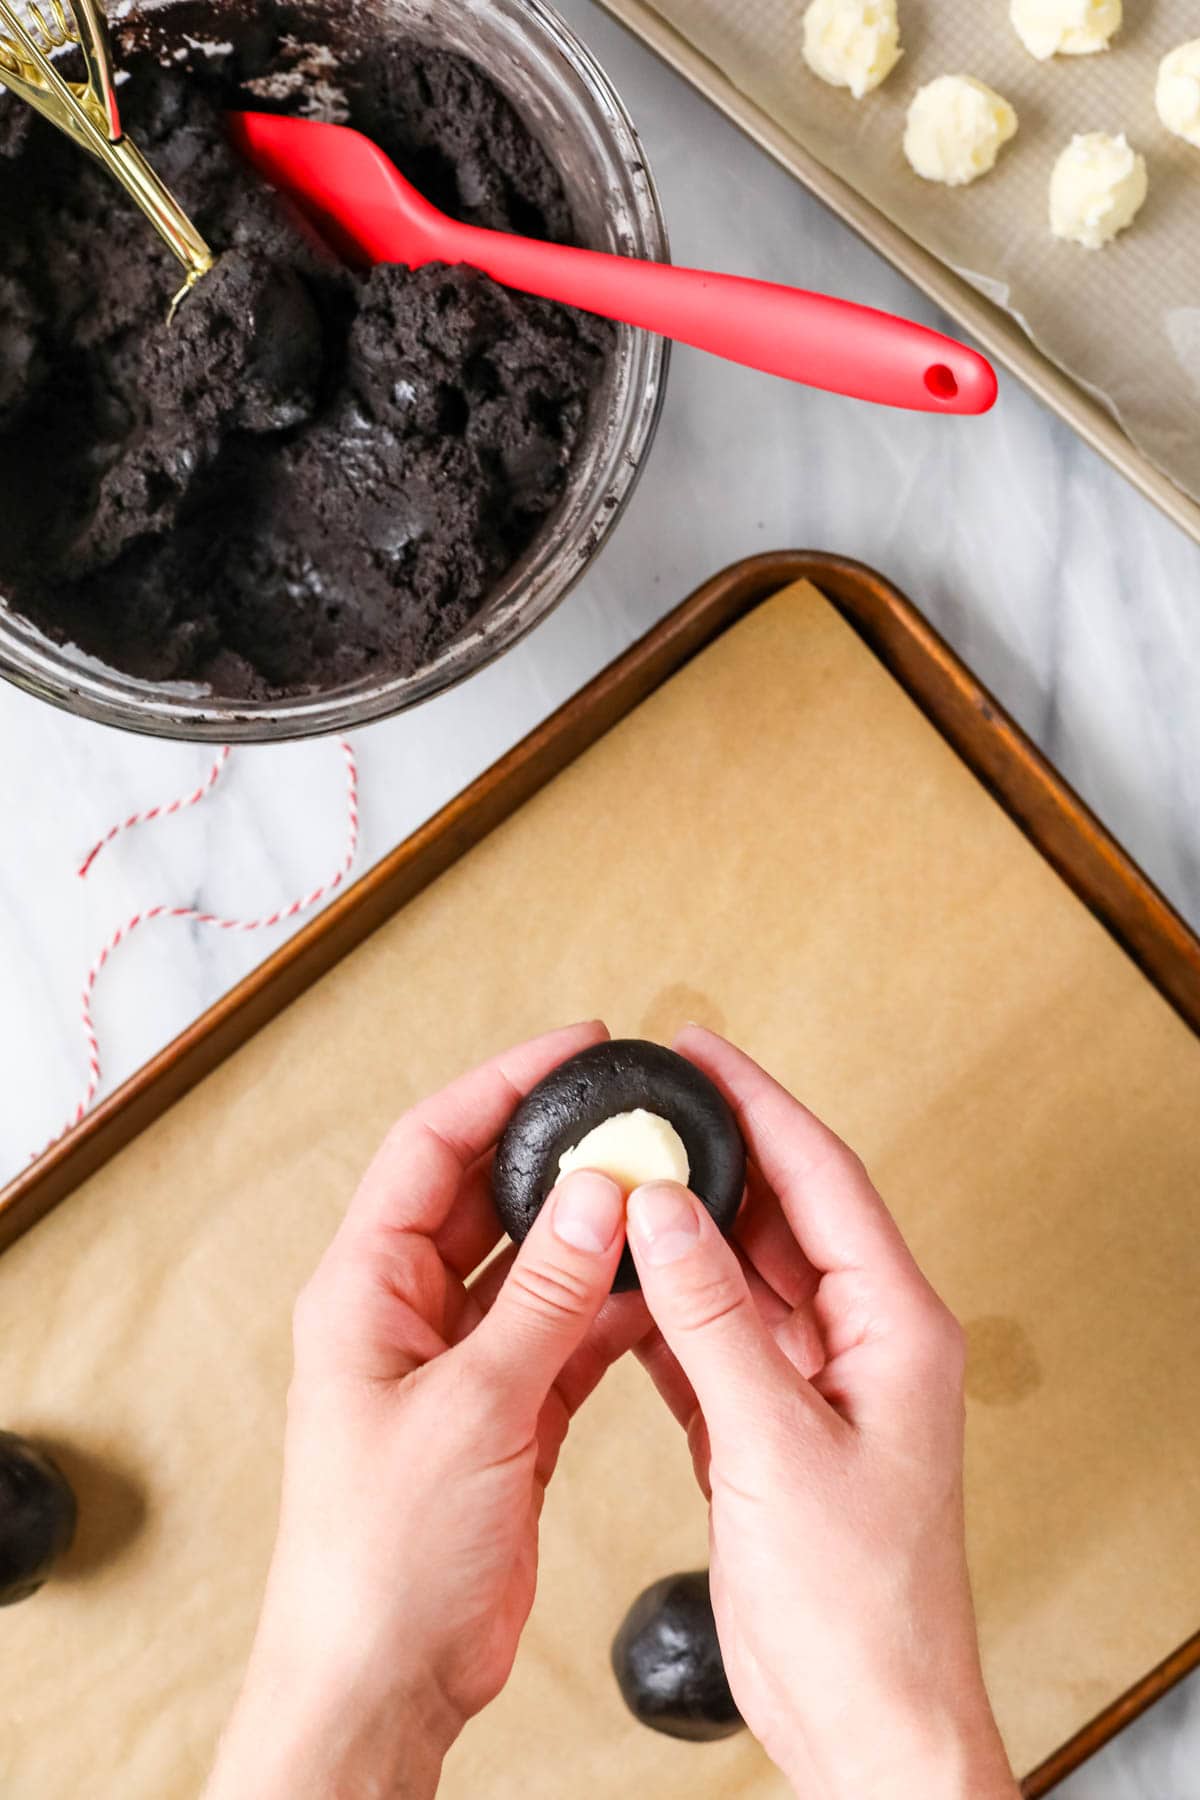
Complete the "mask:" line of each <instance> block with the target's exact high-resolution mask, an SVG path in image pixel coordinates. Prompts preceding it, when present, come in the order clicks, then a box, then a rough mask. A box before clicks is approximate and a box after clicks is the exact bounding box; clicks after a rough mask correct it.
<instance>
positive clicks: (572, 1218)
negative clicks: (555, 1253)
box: [553, 1169, 625, 1256]
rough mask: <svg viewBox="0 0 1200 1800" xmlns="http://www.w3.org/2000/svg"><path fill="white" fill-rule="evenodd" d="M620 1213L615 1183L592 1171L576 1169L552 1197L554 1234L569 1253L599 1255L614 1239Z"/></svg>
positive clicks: (622, 1208) (621, 1205)
mask: <svg viewBox="0 0 1200 1800" xmlns="http://www.w3.org/2000/svg"><path fill="white" fill-rule="evenodd" d="M624 1211H625V1202H624V1199H623V1196H622V1194H621V1190H620V1188H619V1187H618V1186H617V1184H616V1182H615V1181H611V1180H610V1179H609V1177H608V1176H607V1175H599V1174H597V1173H596V1171H595V1170H594V1169H578V1170H576V1172H575V1174H573V1175H568V1176H567V1178H566V1180H565V1181H564V1182H563V1183H562V1185H561V1186H560V1188H559V1189H558V1192H557V1193H556V1194H555V1196H554V1219H553V1224H554V1235H555V1237H556V1238H559V1239H561V1241H562V1242H563V1243H564V1244H570V1246H571V1248H572V1249H573V1250H586V1251H587V1253H588V1254H589V1256H601V1255H603V1253H604V1251H605V1250H607V1249H608V1248H609V1246H610V1245H611V1244H612V1241H613V1239H614V1238H615V1237H616V1235H617V1232H618V1231H619V1229H620V1226H621V1219H622V1216H623V1214H624Z"/></svg>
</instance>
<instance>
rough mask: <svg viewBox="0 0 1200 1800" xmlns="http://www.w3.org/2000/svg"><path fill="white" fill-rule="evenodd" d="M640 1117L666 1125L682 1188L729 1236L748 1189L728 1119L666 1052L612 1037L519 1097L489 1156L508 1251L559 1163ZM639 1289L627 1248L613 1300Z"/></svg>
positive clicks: (699, 1080) (716, 1097)
mask: <svg viewBox="0 0 1200 1800" xmlns="http://www.w3.org/2000/svg"><path fill="white" fill-rule="evenodd" d="M639 1108H642V1109H644V1110H645V1111H646V1112H650V1113H655V1114H657V1116H658V1117H659V1118H663V1119H666V1120H667V1122H668V1123H669V1124H671V1125H673V1126H674V1128H675V1130H676V1131H677V1132H678V1134H679V1136H680V1137H681V1138H682V1140H683V1146H684V1149H685V1150H686V1151H687V1158H688V1168H689V1170H690V1174H689V1178H688V1185H689V1187H690V1188H691V1191H692V1192H693V1193H694V1194H695V1195H696V1197H697V1199H698V1200H701V1201H702V1202H703V1203H704V1205H705V1206H706V1207H707V1208H708V1211H709V1212H710V1213H711V1215H712V1217H713V1219H714V1220H715V1221H716V1223H717V1225H718V1226H719V1227H720V1229H721V1230H722V1231H724V1232H728V1231H729V1230H730V1228H731V1226H732V1225H733V1221H734V1219H735V1218H736V1217H737V1211H738V1207H739V1206H740V1205H741V1201H742V1191H743V1188H744V1186H745V1181H746V1150H745V1146H744V1144H743V1143H742V1138H741V1133H740V1132H739V1131H738V1128H737V1121H736V1119H735V1118H734V1116H733V1112H732V1110H731V1108H730V1106H729V1104H728V1102H727V1101H726V1100H725V1098H724V1096H723V1095H722V1094H721V1093H720V1091H719V1090H718V1089H717V1088H716V1087H714V1085H713V1083H712V1082H711V1081H710V1080H709V1078H708V1076H707V1075H705V1074H704V1073H703V1071H702V1070H700V1069H698V1068H697V1067H696V1065H695V1063H692V1062H689V1061H688V1059H687V1058H686V1057H685V1056H680V1055H678V1054H677V1052H676V1051H674V1050H667V1049H665V1048H664V1047H663V1045H661V1044H651V1043H647V1042H645V1041H644V1040H643V1039H641V1038H614V1039H613V1040H612V1042H611V1043H605V1044H593V1045H592V1046H591V1048H590V1049H588V1050H582V1051H580V1053H579V1055H578V1056H572V1057H570V1058H568V1060H567V1061H566V1062H564V1063H560V1064H559V1066H558V1068H557V1069H552V1070H551V1072H550V1074H549V1075H547V1076H546V1078H545V1080H544V1081H540V1082H539V1083H538V1085H537V1086H536V1087H535V1088H533V1089H532V1091H531V1092H530V1093H528V1094H527V1095H526V1096H525V1099H524V1100H523V1101H522V1102H521V1104H520V1106H518V1108H517V1110H516V1112H515V1113H514V1114H513V1116H512V1118H511V1119H510V1120H509V1122H508V1125H507V1126H506V1128H505V1131H504V1135H503V1137H502V1138H501V1139H500V1143H499V1145H498V1146H497V1149H496V1160H495V1164H494V1168H493V1173H492V1190H493V1195H494V1198H495V1202H496V1210H497V1211H498V1213H499V1214H500V1218H501V1220H502V1222H503V1224H504V1227H505V1229H506V1230H507V1231H508V1233H509V1235H510V1236H511V1237H512V1238H513V1239H514V1241H516V1242H518V1243H519V1242H520V1241H521V1239H522V1238H523V1237H524V1236H525V1234H526V1233H527V1232H528V1230H529V1227H530V1226H531V1225H532V1224H533V1221H534V1219H535V1218H536V1217H537V1215H538V1213H539V1212H540V1211H541V1209H542V1206H543V1204H544V1202H545V1200H546V1198H547V1196H548V1195H549V1193H550V1191H551V1189H552V1188H553V1186H554V1184H555V1182H556V1181H557V1179H558V1164H559V1158H560V1157H561V1156H562V1155H563V1154H564V1152H565V1151H567V1150H570V1149H572V1148H573V1147H574V1146H575V1145H576V1144H578V1143H579V1142H580V1140H581V1139H582V1138H584V1137H585V1136H586V1135H587V1133H588V1132H589V1131H591V1130H593V1129H594V1128H595V1127H596V1126H597V1125H601V1124H603V1122H604V1121H605V1119H610V1118H612V1117H613V1116H614V1115H616V1114H618V1113H626V1112H634V1111H636V1110H638V1109H639ZM637 1286H638V1276H637V1270H636V1268H635V1267H634V1263H633V1258H632V1256H631V1255H630V1254H629V1251H628V1249H627V1250H626V1251H625V1253H624V1255H623V1256H622V1258H621V1261H620V1263H619V1264H618V1266H617V1273H616V1278H615V1280H614V1282H613V1291H614V1292H615V1293H620V1292H621V1291H623V1290H625V1289H629V1288H636V1287H637Z"/></svg>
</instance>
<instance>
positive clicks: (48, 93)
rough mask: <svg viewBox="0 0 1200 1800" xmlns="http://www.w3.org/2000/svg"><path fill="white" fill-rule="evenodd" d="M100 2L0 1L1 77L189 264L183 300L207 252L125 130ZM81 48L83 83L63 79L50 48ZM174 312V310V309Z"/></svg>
mask: <svg viewBox="0 0 1200 1800" xmlns="http://www.w3.org/2000/svg"><path fill="white" fill-rule="evenodd" d="M101 4H102V0H0V83H2V84H3V85H4V86H5V87H7V88H9V89H10V90H11V92H12V93H14V94H19V95H20V96H21V98H22V99H23V100H27V101H28V102H29V104H30V106H33V107H36V108H37V110H38V112H40V113H42V114H43V115H44V116H45V117H46V118H47V119H49V120H50V122H51V124H52V125H57V126H58V128H59V130H60V131H65V132H66V134H67V135H68V137H71V138H73V139H74V140H75V142H76V143H77V144H79V145H81V146H82V148H83V149H85V150H87V151H88V152H89V153H90V154H91V155H92V156H94V157H95V158H96V160H97V161H98V162H101V163H103V165H104V167H105V168H106V169H107V170H108V171H109V173H110V175H112V176H113V177H114V178H115V180H117V181H119V182H120V184H121V186H122V187H123V188H124V189H125V191H126V192H127V193H128V194H130V195H131V196H132V198H133V199H134V200H135V201H136V202H137V204H138V205H139V206H140V207H141V209H142V211H143V212H144V213H145V215H146V217H147V218H148V219H149V220H150V223H151V224H152V225H153V226H154V228H155V230H156V231H157V232H158V234H159V236H160V237H161V238H162V239H163V241H164V242H165V243H166V244H167V245H168V247H169V248H170V249H171V250H172V251H173V253H174V254H175V255H176V256H177V257H178V258H179V261H180V262H181V263H182V264H183V266H184V268H185V269H186V270H187V281H186V283H185V284H184V286H183V288H182V289H181V290H180V292H179V293H178V294H177V295H176V297H175V303H176V304H178V302H179V301H180V300H181V299H182V298H183V296H184V294H186V293H187V291H188V289H189V288H191V287H192V286H193V285H194V284H195V283H196V282H197V281H198V280H199V279H200V277H201V276H202V275H204V274H206V273H207V271H208V270H209V269H211V268H212V263H213V256H212V251H211V250H210V249H209V247H208V245H207V244H206V243H205V241H204V239H203V238H202V237H201V236H200V233H199V232H198V231H197V230H196V227H195V226H194V225H193V224H192V222H191V220H190V219H189V218H188V216H187V214H186V213H185V212H184V210H183V208H182V207H181V206H180V204H179V202H178V201H177V200H176V198H175V196H174V195H173V194H171V193H170V192H169V191H168V190H167V189H166V188H165V187H164V186H163V184H162V182H161V181H160V180H159V179H158V176H157V175H156V174H155V173H154V170H153V169H152V168H151V167H150V165H149V163H148V162H147V161H146V159H145V157H144V156H143V155H142V153H141V151H140V150H139V149H138V147H137V145H136V144H134V143H132V142H131V141H130V139H129V138H127V137H126V136H125V133H124V131H123V130H122V128H121V114H120V110H119V108H118V106H117V92H116V81H115V79H114V76H113V66H112V56H111V53H110V51H109V43H108V26H107V22H106V20H105V17H104V13H103V11H102V10H101ZM68 45H74V46H75V47H76V48H77V49H78V50H80V51H82V53H83V63H84V68H85V70H86V73H87V80H86V81H85V82H78V81H67V80H65V79H64V77H63V76H62V75H61V74H60V73H59V71H58V69H57V68H56V67H55V63H54V52H55V51H57V50H65V49H66V48H67V46H68ZM172 310H174V308H172Z"/></svg>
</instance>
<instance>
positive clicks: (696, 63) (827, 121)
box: [603, 0, 1200, 541]
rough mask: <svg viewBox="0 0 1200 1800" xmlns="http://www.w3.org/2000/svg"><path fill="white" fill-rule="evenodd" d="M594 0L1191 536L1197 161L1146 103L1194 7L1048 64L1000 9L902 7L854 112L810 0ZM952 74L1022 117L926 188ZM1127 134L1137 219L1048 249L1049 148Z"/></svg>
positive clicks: (923, 3) (1196, 487)
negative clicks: (1135, 156)
mask: <svg viewBox="0 0 1200 1800" xmlns="http://www.w3.org/2000/svg"><path fill="white" fill-rule="evenodd" d="M603 4H604V5H605V6H606V7H607V8H608V10H609V11H610V12H612V13H613V14H615V16H616V17H617V18H619V19H620V20H621V21H622V22H623V23H624V24H626V25H627V26H629V28H630V29H631V30H632V31H634V32H635V33H636V34H637V35H638V36H639V37H641V38H642V39H643V40H644V41H645V42H646V43H647V44H648V45H649V46H650V47H651V48H652V49H654V50H655V51H657V52H658V53H659V55H661V56H662V57H663V58H664V59H665V60H666V61H667V62H669V63H670V64H671V65H672V66H673V67H675V68H676V69H678V70H679V72H680V73H681V74H683V75H685V76H686V77H687V78H688V80H689V81H691V82H692V83H693V84H694V85H695V86H696V87H697V88H699V89H700V91H701V92H702V93H703V94H705V95H706V96H707V98H708V99H709V100H711V101H712V102H713V103H714V104H715V105H716V106H718V107H719V108H720V109H721V111H722V112H724V113H725V114H727V116H728V117H729V118H731V119H732V120H733V121H734V122H735V123H736V124H738V125H740V126H741V127H742V129H743V130H745V131H746V132H747V133H748V134H749V135H750V136H751V137H752V138H754V139H755V141H756V142H758V143H759V144H761V145H762V147H763V148H764V149H765V150H767V151H769V152H770V153H771V155H773V156H774V157H775V158H776V159H777V160H778V161H779V162H781V163H782V164H783V165H784V167H785V168H787V169H789V170H790V171H791V173H792V174H794V175H796V176H797V177H798V178H799V179H800V180H801V181H803V182H804V184H805V185H806V186H807V187H808V188H810V189H811V190H812V191H813V192H814V193H815V194H817V195H818V197H819V198H820V199H822V200H823V201H824V202H825V203H826V204H827V205H828V206H830V207H831V208H832V209H833V211H834V212H836V213H837V214H839V216H840V217H841V218H843V219H844V220H845V221H846V222H847V223H848V224H849V225H852V226H853V227H854V229H855V230H856V231H858V232H859V234H860V235H861V236H862V237H863V238H865V239H866V241H867V242H868V243H869V244H871V245H872V246H873V247H874V248H875V249H876V250H878V251H879V252H880V253H881V254H882V255H884V256H886V257H887V258H888V260H889V261H890V262H892V263H893V264H894V265H895V266H896V267H897V268H898V269H900V270H901V271H902V272H903V273H904V274H905V275H907V276H908V277H909V278H910V280H912V281H914V282H915V283H916V284H917V285H918V286H919V287H921V288H923V289H924V291H925V292H926V293H927V294H929V295H930V296H931V297H932V298H933V299H935V300H936V301H937V302H938V303H939V304H940V305H941V306H943V307H944V308H945V309H946V311H947V312H948V313H950V314H951V316H952V317H953V318H955V319H957V320H958V321H959V323H960V324H962V325H964V326H965V327H966V328H967V329H968V330H970V331H972V332H973V333H974V334H975V335H976V336H977V337H978V338H979V339H980V340H981V342H982V343H983V345H984V347H985V349H987V350H988V352H989V353H990V354H991V355H992V356H994V357H995V358H996V359H997V360H998V361H1000V362H1002V363H1004V364H1006V365H1007V366H1008V367H1009V368H1010V369H1012V371H1013V372H1014V373H1015V374H1017V375H1019V376H1020V377H1021V378H1022V380H1023V381H1025V382H1026V383H1027V384H1028V385H1029V386H1030V387H1031V388H1032V389H1033V391H1034V392H1035V393H1036V394H1037V395H1038V396H1039V397H1040V398H1041V399H1043V400H1045V401H1046V402H1047V404H1049V405H1051V406H1053V407H1054V409H1055V410H1056V411H1057V412H1058V413H1060V414H1061V415H1062V417H1063V418H1065V419H1066V420H1067V421H1068V422H1069V423H1070V424H1071V425H1073V426H1074V428H1075V429H1076V430H1077V431H1078V432H1079V433H1080V434H1081V435H1082V436H1083V437H1084V438H1085V439H1086V440H1087V441H1088V442H1089V443H1090V444H1092V445H1093V447H1094V448H1096V449H1098V450H1099V451H1101V452H1102V454H1104V455H1105V456H1107V457H1108V458H1109V460H1110V461H1111V462H1113V463H1115V464H1116V466H1117V467H1118V468H1119V469H1121V471H1122V472H1123V473H1124V474H1125V475H1126V476H1128V478H1129V479H1130V480H1131V481H1133V482H1134V483H1135V484H1136V485H1137V486H1138V487H1139V488H1141V490H1142V491H1143V492H1144V493H1145V494H1147V495H1148V496H1149V497H1150V498H1151V499H1153V500H1154V501H1155V502H1156V503H1157V504H1158V505H1159V506H1161V507H1162V509H1163V511H1164V512H1166V513H1167V514H1168V515H1169V516H1170V517H1171V518H1173V519H1174V520H1175V521H1176V523H1177V524H1179V525H1182V526H1183V528H1184V530H1185V531H1187V532H1189V533H1190V534H1191V535H1192V536H1193V537H1194V538H1196V539H1197V541H1200V431H1197V428H1196V419H1197V415H1198V411H1200V150H1196V149H1195V148H1193V147H1192V146H1191V145H1189V144H1185V143H1183V142H1182V141H1181V140H1180V139H1178V138H1174V137H1172V136H1171V134H1170V133H1169V132H1167V131H1166V130H1165V129H1164V128H1163V126H1162V125H1161V124H1160V123H1159V120H1158V117H1157V114H1156V113H1155V110H1154V79H1155V73H1156V69H1157V64H1158V60H1159V58H1160V57H1161V56H1162V55H1163V54H1164V52H1166V51H1167V50H1169V49H1171V48H1173V46H1174V45H1175V44H1177V43H1179V42H1180V41H1182V40H1184V39H1187V38H1192V37H1195V36H1196V35H1197V33H1198V32H1200V20H1198V17H1197V13H1196V9H1195V6H1194V5H1193V4H1191V0H1156V3H1155V4H1154V5H1153V6H1152V7H1145V6H1142V5H1138V4H1134V3H1132V0H1131V3H1130V4H1129V5H1127V6H1126V9H1125V14H1126V22H1125V25H1124V27H1123V28H1122V31H1121V32H1120V33H1119V34H1118V35H1117V37H1116V38H1115V39H1114V40H1113V48H1112V49H1110V50H1109V51H1107V52H1105V53H1101V54H1097V55H1092V56H1074V57H1057V58H1055V59H1053V60H1052V61H1051V62H1049V63H1039V62H1037V61H1035V60H1034V58H1033V57H1031V56H1030V55H1029V53H1028V52H1027V51H1026V50H1025V49H1024V48H1023V46H1022V44H1021V43H1020V41H1019V39H1018V38H1017V36H1016V34H1015V33H1014V31H1013V30H1012V27H1011V26H1010V24H1009V21H1008V7H1007V5H1006V4H1005V3H1004V0H996V3H995V4H989V5H988V6H964V5H962V4H955V3H954V0H900V15H901V41H902V43H903V45H904V47H905V53H904V56H903V57H902V59H901V61H900V63H899V65H898V66H897V68H896V69H895V70H894V71H893V72H892V74H891V75H890V76H889V77H888V79H887V80H886V81H885V82H884V84H883V86H882V87H881V88H879V89H878V90H877V91H876V92H875V93H873V94H869V95H867V96H866V97H865V98H864V99H863V100H862V101H860V102H856V101H855V100H854V99H853V98H852V97H851V96H850V95H849V93H847V92H846V91H845V90H840V89H834V88H831V87H829V86H827V85H826V84H825V83H823V82H821V81H819V80H818V79H817V77H816V76H815V75H813V74H812V72H811V71H810V70H809V69H808V67H807V65H806V63H805V61H804V58H803V55H802V52H801V38H802V17H803V12H804V5H805V0H603ZM947 73H964V74H973V75H976V76H978V77H979V78H980V79H982V80H984V81H987V82H988V83H990V85H991V86H993V87H995V88H997V89H998V90H999V92H1001V93H1002V94H1004V95H1005V97H1006V98H1007V99H1009V100H1011V101H1012V103H1013V104H1014V106H1015V107H1016V109H1017V113H1018V115H1019V118H1020V129H1019V131H1018V134H1017V137H1016V139H1015V140H1014V141H1013V142H1012V143H1011V144H1010V145H1009V146H1008V147H1007V148H1006V149H1005V150H1004V151H1003V152H1002V153H1001V157H1000V162H999V164H998V166H997V168H996V170H995V171H994V172H993V173H992V174H990V175H988V176H986V177H985V178H983V179H982V180H980V181H978V182H976V183H974V184H973V185H972V186H970V187H968V188H959V189H947V188H940V187H938V186H936V185H935V184H931V183H929V182H925V181H921V180H920V179H919V178H918V177H917V176H916V175H914V174H913V173H912V171H911V170H910V169H909V167H908V165H907V163H906V162H905V160H904V156H903V153H902V151H901V147H900V145H901V139H902V136H903V130H904V114H905V111H906V109H907V106H908V102H909V101H910V99H911V98H912V95H913V94H914V93H915V91H916V89H917V87H918V86H919V85H920V84H921V83H922V82H924V81H928V80H930V79H931V78H932V77H933V76H935V75H940V74H947ZM1122 129H1127V130H1128V132H1129V136H1130V139H1131V141H1132V142H1133V143H1134V144H1135V145H1136V147H1137V148H1138V149H1140V150H1141V151H1142V152H1143V153H1144V154H1145V155H1146V157H1147V161H1148V163H1149V169H1150V195H1149V198H1148V200H1147V202H1146V205H1145V207H1144V208H1143V210H1142V213H1141V215H1140V217H1139V218H1138V220H1137V221H1136V223H1135V225H1134V227H1133V228H1132V229H1131V230H1130V231H1128V232H1127V233H1125V235H1124V236H1123V237H1122V238H1121V239H1119V240H1118V241H1117V242H1116V243H1115V244H1112V245H1110V246H1109V247H1108V248H1107V249H1106V250H1104V251H1087V250H1084V249H1081V248H1079V247H1078V246H1077V245H1073V244H1062V243H1058V242H1056V241H1055V240H1054V239H1052V238H1051V237H1050V235H1049V230H1048V226H1047V222H1046V213H1047V186H1048V182H1049V175H1050V169H1051V167H1052V165H1053V161H1054V157H1055V155H1056V154H1057V151H1058V150H1059V149H1061V148H1062V147H1063V145H1064V144H1065V143H1066V142H1067V141H1068V139H1069V138H1070V136H1071V134H1072V133H1073V132H1076V131H1093V130H1105V131H1113V132H1116V131H1121V130H1122ZM850 297H851V298H853V296H850Z"/></svg>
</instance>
